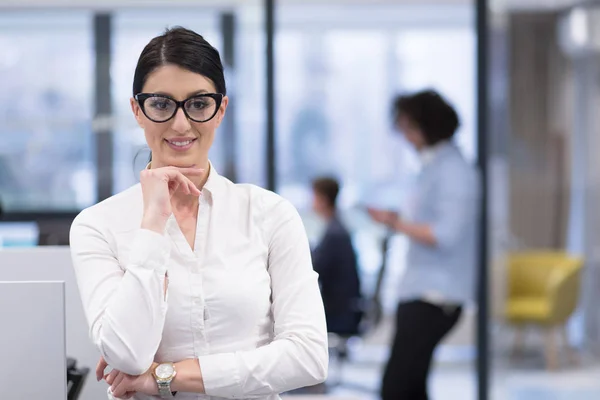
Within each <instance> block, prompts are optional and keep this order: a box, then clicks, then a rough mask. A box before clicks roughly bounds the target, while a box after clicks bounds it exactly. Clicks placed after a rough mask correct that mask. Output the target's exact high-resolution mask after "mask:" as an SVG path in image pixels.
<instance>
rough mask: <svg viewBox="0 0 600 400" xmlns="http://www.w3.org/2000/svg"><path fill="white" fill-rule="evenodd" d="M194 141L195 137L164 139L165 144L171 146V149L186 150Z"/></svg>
mask: <svg viewBox="0 0 600 400" xmlns="http://www.w3.org/2000/svg"><path fill="white" fill-rule="evenodd" d="M195 141H196V139H195V138H194V139H188V140H167V139H165V142H167V144H168V145H169V147H171V148H172V149H175V150H187V149H189V148H190V147H191V146H192V143H194V142H195Z"/></svg>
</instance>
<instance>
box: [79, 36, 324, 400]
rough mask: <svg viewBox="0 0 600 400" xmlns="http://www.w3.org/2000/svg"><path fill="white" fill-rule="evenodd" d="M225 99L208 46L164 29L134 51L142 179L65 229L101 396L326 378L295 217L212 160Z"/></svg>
mask: <svg viewBox="0 0 600 400" xmlns="http://www.w3.org/2000/svg"><path fill="white" fill-rule="evenodd" d="M228 101H229V99H228V97H227V96H226V87H225V78H224V75H223V66H222V63H221V59H220V56H219V53H218V51H217V50H216V49H215V48H213V47H212V46H211V45H210V44H209V43H208V42H207V41H206V40H205V39H204V38H203V37H202V36H200V35H198V34H197V33H195V32H193V31H190V30H187V29H184V28H174V29H169V30H167V31H166V32H165V33H164V34H162V35H160V36H157V37H155V38H154V39H152V40H151V41H150V43H149V44H148V45H147V46H146V47H145V48H144V50H143V51H142V54H141V55H140V58H139V61H138V64H137V67H136V69H135V74H134V78H133V97H132V98H131V107H132V110H133V114H134V116H135V118H136V120H137V122H138V124H139V126H140V127H141V128H142V129H143V131H144V135H145V138H146V142H147V144H148V147H149V148H150V150H151V151H152V158H151V163H150V164H149V165H148V167H147V168H146V169H145V170H144V171H142V172H141V174H140V184H138V185H135V186H132V187H131V188H129V189H127V190H125V191H123V192H121V193H119V194H117V195H115V196H113V197H111V198H109V199H107V200H105V201H103V202H101V203H99V204H96V205H94V206H92V207H90V208H88V209H86V210H84V211H82V212H81V213H80V214H79V215H78V216H77V218H76V219H75V221H74V222H73V225H72V227H71V236H70V243H71V253H72V258H73V265H74V268H75V272H76V276H77V282H78V286H79V291H80V294H81V297H82V301H83V306H84V310H85V312H86V316H87V319H88V321H89V325H90V336H91V338H92V340H93V342H94V344H95V345H96V347H97V348H98V350H99V351H100V353H101V356H102V358H101V359H100V362H99V364H98V366H97V370H96V378H97V379H98V380H101V379H104V380H105V381H106V382H107V383H108V384H109V385H110V387H109V388H108V392H109V396H110V397H116V398H134V399H137V400H150V399H156V398H157V397H156V396H159V397H160V398H173V395H172V392H178V393H177V399H181V400H185V399H198V398H200V397H204V396H202V395H207V396H210V397H211V398H245V399H247V398H253V399H263V400H275V399H278V398H279V396H278V394H279V393H281V392H285V391H289V390H293V389H296V388H299V387H305V386H311V385H316V384H319V383H321V382H323V381H324V380H325V377H326V375H327V367H328V354H327V352H328V348H327V330H326V321H325V313H324V309H323V301H322V299H321V295H320V293H319V285H318V279H317V278H318V276H317V274H316V273H315V271H314V270H313V268H312V264H311V257H310V247H309V243H308V238H307V236H306V231H305V229H304V226H303V224H302V221H301V219H300V216H299V215H298V213H297V211H296V210H295V209H294V207H293V206H292V205H291V203H289V202H288V201H286V200H284V199H283V198H281V197H280V196H278V195H277V194H275V193H273V192H269V191H267V190H264V189H261V188H259V187H256V186H254V185H237V184H234V183H232V182H230V181H229V180H227V179H226V178H224V177H222V176H220V175H219V174H218V173H217V171H216V170H215V169H214V167H213V166H212V164H211V163H210V161H209V158H208V154H209V150H210V148H211V146H212V143H213V141H214V138H215V134H216V130H217V128H218V127H219V125H220V124H221V122H222V120H223V118H224V117H225V111H226V109H227V104H228ZM107 367H110V368H111V369H112V370H111V371H109V372H108V373H106V372H105V369H106V368H107Z"/></svg>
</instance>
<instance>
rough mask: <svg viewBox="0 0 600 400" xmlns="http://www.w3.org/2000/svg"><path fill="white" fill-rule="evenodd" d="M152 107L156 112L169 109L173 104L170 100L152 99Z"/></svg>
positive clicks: (150, 100) (150, 101)
mask: <svg viewBox="0 0 600 400" xmlns="http://www.w3.org/2000/svg"><path fill="white" fill-rule="evenodd" d="M149 103H150V104H149V105H150V107H152V108H154V109H156V110H166V109H167V108H169V106H170V104H171V102H170V101H169V100H168V99H160V98H151V99H149Z"/></svg>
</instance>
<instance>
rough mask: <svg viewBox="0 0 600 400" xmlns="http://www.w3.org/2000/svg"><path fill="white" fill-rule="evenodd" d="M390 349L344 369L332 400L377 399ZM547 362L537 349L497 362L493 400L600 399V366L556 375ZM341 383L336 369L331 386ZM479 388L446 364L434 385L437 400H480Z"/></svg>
mask: <svg viewBox="0 0 600 400" xmlns="http://www.w3.org/2000/svg"><path fill="white" fill-rule="evenodd" d="M385 356H386V354H385V349H384V348H380V347H375V346H369V347H367V346H364V347H363V348H361V349H359V350H358V351H356V353H355V356H354V359H353V361H352V362H350V363H348V364H347V365H345V366H344V369H343V371H342V374H341V378H342V379H341V380H342V384H341V385H339V386H337V387H335V388H333V389H330V390H329V392H328V394H331V395H335V396H344V397H346V396H347V397H348V398H353V399H354V398H356V399H363V400H375V399H378V396H377V390H378V387H379V380H380V376H381V369H382V366H383V361H384V360H385ZM543 361H544V360H543V357H542V355H541V353H540V352H537V351H536V350H535V349H533V350H531V351H529V352H527V353H525V354H524V355H522V356H521V357H520V358H519V359H516V360H515V359H513V360H508V359H504V358H503V357H502V356H499V355H496V356H495V357H494V361H493V362H494V368H493V372H492V376H491V381H492V382H491V383H492V390H491V399H492V400H573V399H576V400H597V399H599V398H600V379H598V376H600V360H596V361H594V360H590V359H585V358H582V360H581V362H580V363H579V365H577V366H571V367H564V368H562V369H561V370H559V371H556V372H548V371H546V370H545V369H544V362H543ZM336 377H337V367H336V365H335V364H332V366H331V372H330V378H331V379H330V380H332V381H333V380H335V379H336ZM476 382H477V377H476V375H475V372H474V369H473V366H472V363H471V362H465V361H457V362H451V361H450V362H446V361H444V362H442V363H438V365H436V367H435V369H434V371H433V374H432V377H431V380H430V382H429V387H430V393H431V398H432V400H457V399H460V400H475V399H476Z"/></svg>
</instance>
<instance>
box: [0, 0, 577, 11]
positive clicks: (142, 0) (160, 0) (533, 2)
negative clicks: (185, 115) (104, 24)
mask: <svg viewBox="0 0 600 400" xmlns="http://www.w3.org/2000/svg"><path fill="white" fill-rule="evenodd" d="M276 1H277V2H278V3H280V4H294V5H299V4H321V5H323V4H336V3H337V4H340V3H343V4H364V5H376V4H387V5H390V4H395V5H398V4H414V5H425V4H427V5H450V4H461V5H465V4H472V3H474V0H429V1H424V0H276ZM488 1H489V4H490V7H491V8H492V10H494V11H502V10H508V9H513V10H540V11H542V10H553V9H561V8H565V7H568V6H571V5H575V4H578V3H581V2H582V0H488ZM262 3H263V0H0V8H21V9H22V8H40V7H43V8H86V9H101V10H104V9H115V8H131V7H207V6H208V7H217V8H231V7H238V6H253V5H259V4H262Z"/></svg>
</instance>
